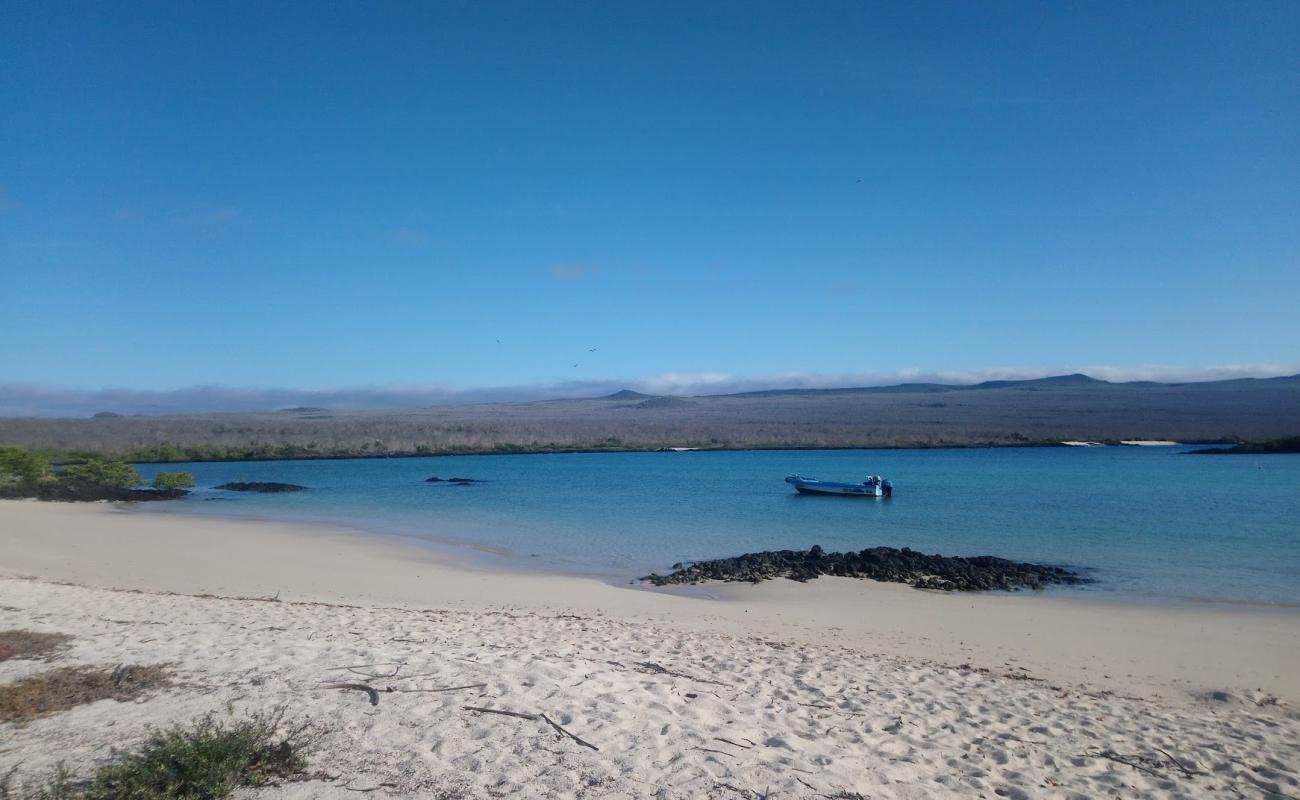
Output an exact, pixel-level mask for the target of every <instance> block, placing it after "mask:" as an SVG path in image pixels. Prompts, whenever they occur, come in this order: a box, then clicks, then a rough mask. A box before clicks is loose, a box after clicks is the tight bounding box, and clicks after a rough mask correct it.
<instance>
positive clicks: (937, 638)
mask: <svg viewBox="0 0 1300 800" xmlns="http://www.w3.org/2000/svg"><path fill="white" fill-rule="evenodd" d="M0 576H3V577H7V578H15V577H31V578H36V579H38V580H42V581H57V582H69V583H72V584H77V585H85V586H90V587H96V588H109V589H126V590H143V591H152V592H174V593H177V594H180V595H194V594H214V595H218V596H239V597H270V596H274V595H276V594H277V592H279V593H281V594H282V596H283V598H284V599H286V600H303V601H312V602H335V603H337V602H343V603H349V604H362V605H365V604H375V603H379V604H393V603H396V604H398V605H402V606H405V607H414V608H460V609H476V610H500V609H502V608H513V609H527V610H534V611H556V610H562V611H577V612H592V611H599V612H602V613H604V614H607V615H609V616H619V617H623V618H626V619H628V620H633V621H635V620H653V621H656V622H658V623H667V624H674V625H678V626H682V627H685V628H688V629H692V630H701V629H711V628H712V627H713V626H717V625H722V626H724V628H725V629H729V630H730V629H739V630H744V631H747V632H750V633H753V634H756V635H765V636H780V637H782V638H786V639H792V640H795V641H805V642H809V643H826V642H836V643H840V644H846V645H850V646H854V647H860V648H865V649H869V650H871V651H872V652H877V653H881V654H883V655H893V656H901V657H919V658H925V659H928V660H932V661H936V662H940V663H948V664H960V663H972V664H975V665H976V666H982V667H986V668H993V667H1000V666H1004V665H1005V664H1007V663H1014V664H1019V665H1021V666H1023V667H1024V668H1026V669H1028V670H1030V671H1032V672H1033V674H1035V675H1039V676H1042V677H1046V678H1048V679H1051V680H1056V681H1060V682H1064V683H1071V684H1076V683H1089V684H1093V685H1098V684H1100V686H1104V687H1107V688H1111V689H1114V690H1120V691H1138V692H1140V693H1143V694H1151V693H1153V692H1154V693H1156V694H1161V695H1163V696H1174V695H1180V694H1181V695H1188V694H1191V693H1195V692H1206V691H1217V690H1222V689H1225V688H1231V689H1233V690H1237V691H1241V690H1244V689H1250V690H1254V689H1260V690H1263V691H1265V692H1268V693H1270V694H1273V695H1276V696H1279V697H1284V698H1287V699H1289V700H1291V701H1293V702H1297V703H1300V674H1295V670H1294V669H1293V666H1294V664H1295V663H1300V609H1295V608H1292V607H1276V606H1263V605H1249V606H1234V605H1227V604H1217V603H1207V604H1189V605H1187V606H1156V605H1146V604H1135V603H1128V602H1117V601H1111V600H1109V599H1105V600H1102V599H1080V598H1076V597H1061V596H1052V595H1051V594H1040V593H999V594H991V593H963V592H955V593H948V592H932V591H922V590H917V589H913V588H911V587H909V586H906V585H903V584H886V583H877V582H874V581H865V580H858V579H851V578H834V577H830V576H823V577H821V578H819V579H818V580H816V581H811V582H809V583H807V584H797V583H795V582H793V581H788V580H782V581H768V582H765V583H762V584H758V585H751V584H736V583H709V584H705V585H699V586H683V587H680V588H673V589H654V588H650V587H648V586H641V585H637V586H622V585H616V584H613V583H609V582H606V581H603V580H600V579H598V578H594V577H582V576H565V575H556V574H554V573H545V572H526V571H511V570H503V569H498V568H491V567H488V566H485V565H484V564H482V563H481V562H477V563H476V560H473V559H454V558H450V557H448V555H447V554H446V553H444V552H440V550H439V549H438V548H434V547H430V546H427V545H424V544H412V543H408V542H402V541H398V540H397V537H388V536H375V535H369V534H360V533H358V532H357V531H356V530H354V529H347V528H342V527H339V526H333V527H329V526H323V525H311V524H299V523H287V522H271V521H250V520H239V519H229V518H224V517H210V516H205V515H190V514H178V513H153V512H151V513H137V512H134V511H132V510H124V509H122V508H120V507H118V506H117V505H115V504H107V503H96V504H87V505H79V504H53V503H38V502H35V501H12V500H11V501H0ZM864 609H870V610H871V611H872V612H874V613H866V614H864V613H863V611H864Z"/></svg>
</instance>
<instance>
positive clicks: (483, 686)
mask: <svg viewBox="0 0 1300 800" xmlns="http://www.w3.org/2000/svg"><path fill="white" fill-rule="evenodd" d="M486 688H487V684H486V683H471V684H469V685H468V686H443V687H440V688H437V689H394V688H393V687H391V686H390V687H388V689H387V690H386V691H390V692H455V691H459V690H461V689H486Z"/></svg>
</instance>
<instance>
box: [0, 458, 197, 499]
mask: <svg viewBox="0 0 1300 800" xmlns="http://www.w3.org/2000/svg"><path fill="white" fill-rule="evenodd" d="M143 483H144V479H143V478H141V477H140V473H139V472H136V470H135V467H133V466H131V465H130V464H127V463H125V462H124V461H116V460H110V459H104V458H100V457H98V456H88V457H87V456H82V457H79V458H76V459H75V460H71V459H70V460H69V461H67V462H65V463H63V464H62V466H61V467H59V468H56V467H55V465H54V461H53V460H52V459H51V458H50V457H49V456H48V455H47V454H45V453H42V452H39V451H35V450H28V449H26V448H22V447H0V497H7V498H23V497H35V498H38V499H41V500H155V499H167V498H173V497H180V496H182V495H184V494H185V493H186V492H187V490H189V489H191V488H193V487H194V476H193V475H191V474H190V473H188V472H160V473H158V474H157V475H156V476H155V477H154V479H153V481H152V482H150V484H149V485H150V487H151V488H150V489H147V490H145V489H140V488H138V487H140V486H141V485H142V484H143Z"/></svg>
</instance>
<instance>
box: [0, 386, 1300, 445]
mask: <svg viewBox="0 0 1300 800" xmlns="http://www.w3.org/2000/svg"><path fill="white" fill-rule="evenodd" d="M288 411H291V412H296V415H295V414H294V413H285V412H284V411H280V412H267V413H240V414H187V415H175V416H152V417H109V418H97V419H86V418H80V419H48V418H13V417H11V418H0V444H16V445H23V446H29V447H44V448H52V449H57V450H91V451H98V452H102V453H109V454H114V455H124V456H129V457H134V458H138V459H143V460H184V459H188V458H248V457H256V458H277V457H312V456H342V455H359V456H372V455H376V456H377V455H411V454H439V453H502V452H554V451H563V450H599V451H604V450H654V449H658V448H661V447H693V448H705V449H708V448H731V449H738V448H783V447H790V448H803V447H971V446H987V445H1016V444H1022V445H1023V444H1048V443H1054V442H1060V441H1063V440H1080V441H1112V442H1118V441H1120V440H1125V439H1128V440H1132V439H1160V440H1174V441H1182V442H1218V441H1246V440H1250V441H1260V440H1265V439H1274V438H1279V437H1285V436H1295V435H1297V434H1300V375H1293V376H1290V377H1284V378H1263V379H1255V378H1247V379H1237V380H1226V381H1213V382H1205V383H1181V384H1164V383H1153V382H1140V383H1109V382H1107V381H1100V380H1096V379H1094V378H1091V377H1089V376H1087V375H1061V376H1056V377H1051V378H1040V379H1037V380H1023V381H988V382H985V383H980V384H975V385H949V384H938V383H917V384H901V385H897V386H872V387H856V388H855V387H849V388H843V389H787V390H778V391H765V392H744V393H740V394H728V395H706V396H699V397H691V398H681V397H659V396H653V395H646V394H642V393H640V392H634V391H631V390H623V391H620V392H615V393H614V394H611V395H608V396H606V397H599V398H585V399H571V400H547V401H537V402H528V403H522V402H521V403H483V404H476V405H459V406H432V407H427V408H414V409H400V410H383V411H331V412H328V413H306V414H303V413H301V412H312V411H315V410H314V409H306V408H301V409H299V408H295V409H289V410H288Z"/></svg>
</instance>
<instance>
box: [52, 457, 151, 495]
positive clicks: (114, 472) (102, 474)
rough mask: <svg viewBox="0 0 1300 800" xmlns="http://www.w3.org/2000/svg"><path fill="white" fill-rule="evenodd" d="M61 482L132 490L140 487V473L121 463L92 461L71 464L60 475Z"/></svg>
mask: <svg viewBox="0 0 1300 800" xmlns="http://www.w3.org/2000/svg"><path fill="white" fill-rule="evenodd" d="M59 480H61V481H68V482H70V483H90V484H94V485H96V486H108V487H112V488H114V489H132V488H134V487H136V486H139V485H140V482H141V481H140V473H138V472H136V471H135V467H133V466H131V465H130V464H125V463H123V462H121V461H101V460H99V459H91V460H89V461H85V462H83V463H81V464H69V465H67V466H66V467H64V468H63V471H62V472H60V473H59Z"/></svg>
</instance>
